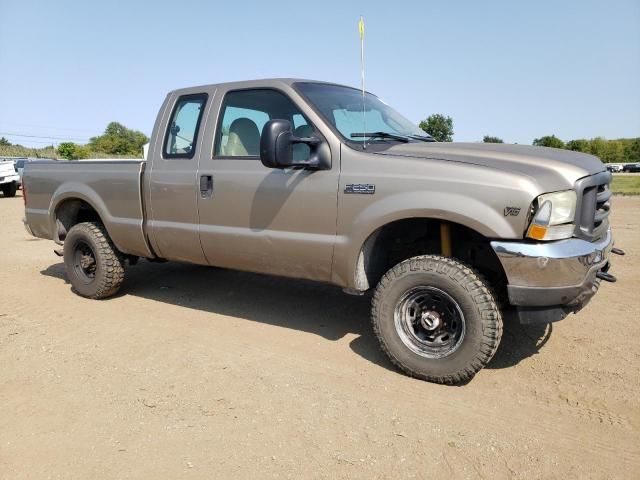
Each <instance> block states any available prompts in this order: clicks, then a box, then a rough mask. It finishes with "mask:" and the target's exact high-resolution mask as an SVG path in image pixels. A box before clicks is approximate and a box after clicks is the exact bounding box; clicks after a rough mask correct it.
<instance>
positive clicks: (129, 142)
mask: <svg viewBox="0 0 640 480" xmlns="http://www.w3.org/2000/svg"><path fill="white" fill-rule="evenodd" d="M148 141H149V138H148V137H147V136H146V135H145V134H144V133H142V132H139V131H137V130H130V129H128V128H127V127H125V126H124V125H122V124H121V123H118V122H111V123H109V125H107V128H106V129H105V130H104V135H100V136H98V137H93V138H92V139H91V140H90V141H89V148H90V149H91V150H93V151H94V152H102V153H105V154H108V155H127V156H132V157H141V156H142V146H143V145H144V144H145V143H147V142H148Z"/></svg>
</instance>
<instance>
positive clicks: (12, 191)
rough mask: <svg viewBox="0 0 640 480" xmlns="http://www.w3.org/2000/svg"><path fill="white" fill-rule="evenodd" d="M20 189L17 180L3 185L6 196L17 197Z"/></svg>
mask: <svg viewBox="0 0 640 480" xmlns="http://www.w3.org/2000/svg"><path fill="white" fill-rule="evenodd" d="M17 190H18V184H17V183H16V182H11V183H6V184H4V185H2V193H3V194H4V196H5V197H15V196H16V191H17Z"/></svg>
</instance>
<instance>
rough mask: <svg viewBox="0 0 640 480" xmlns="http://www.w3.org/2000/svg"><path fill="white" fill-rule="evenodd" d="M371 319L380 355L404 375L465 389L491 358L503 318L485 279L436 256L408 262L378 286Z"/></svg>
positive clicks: (399, 265)
mask: <svg viewBox="0 0 640 480" xmlns="http://www.w3.org/2000/svg"><path fill="white" fill-rule="evenodd" d="M371 318H372V321H373V329H374V331H375V334H376V336H377V337H378V340H379V341H380V345H381V347H382V350H384V352H385V353H386V354H387V355H388V356H389V358H390V359H391V361H392V362H393V363H394V364H395V365H396V366H397V367H399V368H400V369H401V370H402V371H404V372H405V373H407V374H409V375H411V376H413V377H417V378H420V379H423V380H427V381H430V382H435V383H444V384H449V385H453V384H458V383H463V382H466V381H468V380H470V379H471V378H473V376H474V375H475V374H476V373H477V372H478V371H479V370H481V369H482V368H483V367H484V366H485V365H487V363H489V361H490V360H491V358H492V357H493V355H494V353H495V352H496V350H497V348H498V345H499V343H500V338H501V336H502V317H501V315H500V310H499V308H498V306H497V304H496V301H495V299H494V297H493V295H492V293H491V291H490V290H489V288H488V286H487V284H486V283H485V281H484V280H483V279H482V278H481V276H480V275H479V274H478V273H477V272H475V271H474V270H472V269H471V268H469V267H467V266H465V265H463V264H462V263H460V262H458V261H456V260H454V259H451V258H445V257H440V256H436V255H423V256H418V257H413V258H410V259H408V260H405V261H403V262H401V263H399V264H398V265H396V266H395V267H393V268H392V269H391V270H389V271H388V272H387V273H386V274H385V275H384V276H383V277H382V279H381V280H380V282H379V284H378V286H377V288H376V291H375V294H374V296H373V301H372V309H371Z"/></svg>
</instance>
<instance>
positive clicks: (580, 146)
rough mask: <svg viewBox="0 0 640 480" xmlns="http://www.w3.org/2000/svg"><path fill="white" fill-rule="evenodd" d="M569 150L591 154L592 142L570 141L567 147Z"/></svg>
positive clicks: (582, 139)
mask: <svg viewBox="0 0 640 480" xmlns="http://www.w3.org/2000/svg"><path fill="white" fill-rule="evenodd" d="M565 148H566V149H567V150H573V151H574V152H584V153H589V148H590V142H589V140H585V139H584V138H580V139H578V140H569V141H568V142H567V144H566V145H565Z"/></svg>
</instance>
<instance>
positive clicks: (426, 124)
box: [419, 113, 453, 142]
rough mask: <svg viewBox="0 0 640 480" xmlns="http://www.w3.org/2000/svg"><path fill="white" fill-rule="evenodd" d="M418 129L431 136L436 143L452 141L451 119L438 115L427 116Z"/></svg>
mask: <svg viewBox="0 0 640 480" xmlns="http://www.w3.org/2000/svg"><path fill="white" fill-rule="evenodd" d="M419 126H420V128H421V129H422V130H424V131H425V132H427V133H428V134H429V135H431V136H432V137H433V138H435V140H436V141H437V142H452V141H453V119H452V118H451V117H447V116H445V115H442V114H440V113H434V114H433V115H429V116H428V117H427V119H426V120H423V121H421V122H420V125H419Z"/></svg>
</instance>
